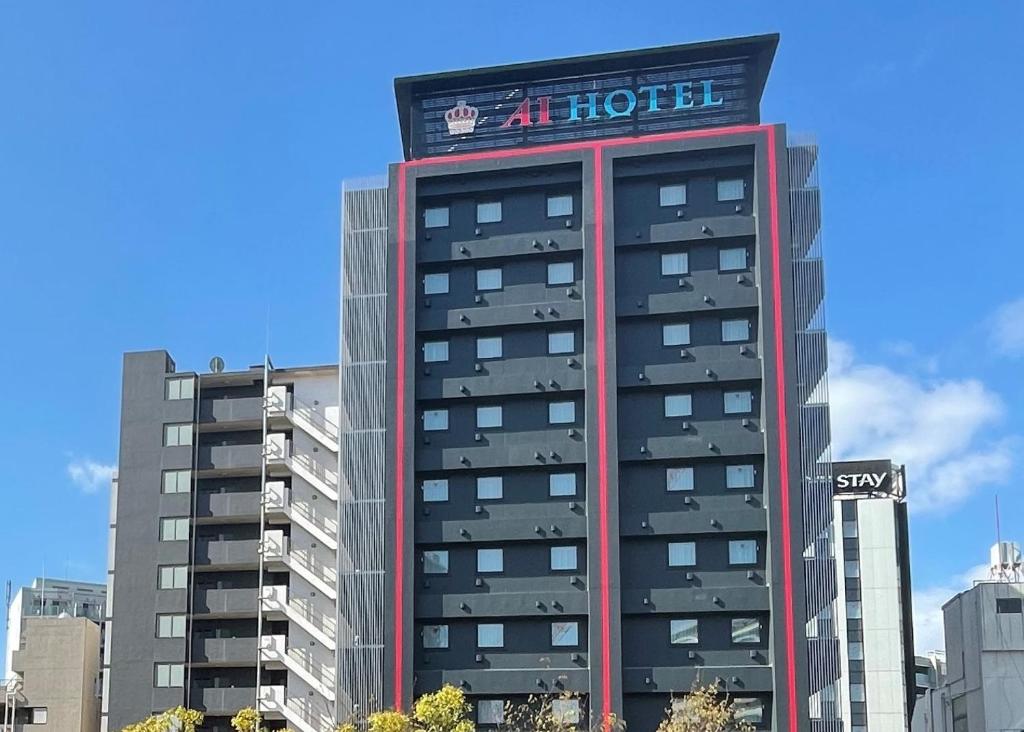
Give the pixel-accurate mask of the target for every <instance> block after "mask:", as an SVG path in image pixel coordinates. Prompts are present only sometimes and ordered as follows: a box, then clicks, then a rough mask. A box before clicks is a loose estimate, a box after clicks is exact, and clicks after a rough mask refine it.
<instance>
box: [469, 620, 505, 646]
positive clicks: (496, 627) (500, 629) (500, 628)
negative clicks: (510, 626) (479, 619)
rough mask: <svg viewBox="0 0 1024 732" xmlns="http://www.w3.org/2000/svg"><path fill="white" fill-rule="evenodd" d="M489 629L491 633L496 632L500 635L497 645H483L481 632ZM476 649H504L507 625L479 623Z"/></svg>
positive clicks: (477, 625)
mask: <svg viewBox="0 0 1024 732" xmlns="http://www.w3.org/2000/svg"><path fill="white" fill-rule="evenodd" d="M484 629H487V631H489V632H496V633H498V634H499V635H500V640H499V641H498V642H497V643H486V644H485V643H482V642H481V639H480V632H481V631H482V630H484ZM476 647H477V648H504V647H505V624H504V623H477V624H476Z"/></svg>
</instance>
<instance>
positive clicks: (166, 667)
mask: <svg viewBox="0 0 1024 732" xmlns="http://www.w3.org/2000/svg"><path fill="white" fill-rule="evenodd" d="M162 672H163V673H162ZM163 674H166V683H161V680H160V677H161V675H163ZM176 676H178V677H179V679H178V682H177V683H175V677H176ZM184 686H185V664H183V663H154V664H153V687H154V688H156V689H181V688H183V687H184Z"/></svg>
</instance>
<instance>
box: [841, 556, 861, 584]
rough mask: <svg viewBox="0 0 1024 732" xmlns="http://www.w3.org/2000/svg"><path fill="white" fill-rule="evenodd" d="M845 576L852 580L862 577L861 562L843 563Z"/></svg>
mask: <svg viewBox="0 0 1024 732" xmlns="http://www.w3.org/2000/svg"><path fill="white" fill-rule="evenodd" d="M843 576H844V577H850V578H851V579H852V578H855V577H860V562H858V561H856V560H853V561H849V560H848V561H846V562H843Z"/></svg>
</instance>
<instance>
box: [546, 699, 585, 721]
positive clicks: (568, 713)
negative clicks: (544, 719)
mask: <svg viewBox="0 0 1024 732" xmlns="http://www.w3.org/2000/svg"><path fill="white" fill-rule="evenodd" d="M551 716H552V717H553V718H554V720H555V722H556V723H557V724H561V725H575V724H579V723H580V700H579V699H552V700H551Z"/></svg>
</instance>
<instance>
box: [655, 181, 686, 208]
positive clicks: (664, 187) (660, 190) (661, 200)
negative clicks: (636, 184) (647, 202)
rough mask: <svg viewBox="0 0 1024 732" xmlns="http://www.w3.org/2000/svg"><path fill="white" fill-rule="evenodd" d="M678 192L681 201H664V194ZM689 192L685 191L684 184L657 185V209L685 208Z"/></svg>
mask: <svg viewBox="0 0 1024 732" xmlns="http://www.w3.org/2000/svg"><path fill="white" fill-rule="evenodd" d="M675 190H678V191H680V192H681V193H682V200H679V201H675V200H670V201H667V202H666V200H665V194H666V192H670V191H675ZM688 195H689V192H688V191H687V185H686V183H660V184H658V207H659V208H674V207H677V206H685V205H686V202H687V200H688Z"/></svg>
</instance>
